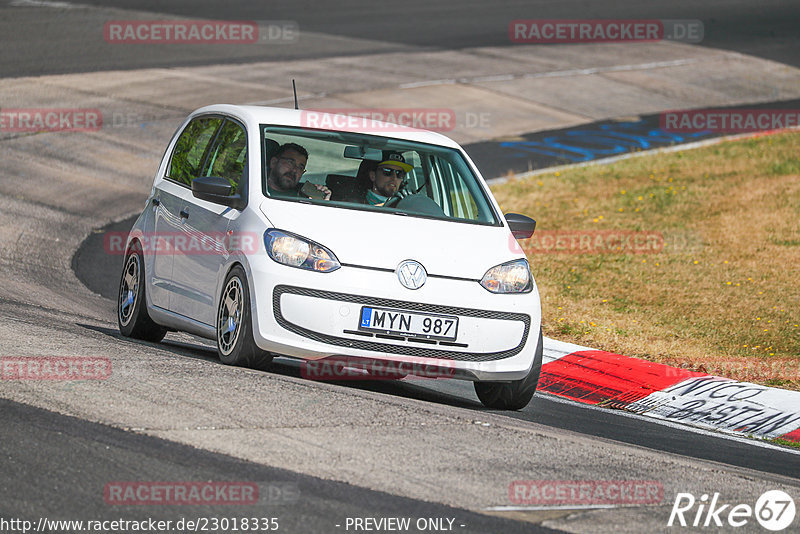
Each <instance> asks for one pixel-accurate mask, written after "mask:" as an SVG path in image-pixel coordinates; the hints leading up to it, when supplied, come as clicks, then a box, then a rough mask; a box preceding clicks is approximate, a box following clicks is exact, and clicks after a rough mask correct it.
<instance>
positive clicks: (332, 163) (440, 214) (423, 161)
mask: <svg viewBox="0 0 800 534" xmlns="http://www.w3.org/2000/svg"><path fill="white" fill-rule="evenodd" d="M261 139H262V171H263V172H262V186H263V193H264V195H265V196H268V197H271V198H276V199H281V200H286V201H295V202H297V201H303V202H311V203H314V204H325V205H329V206H337V207H342V208H349V209H363V210H378V211H387V210H390V211H393V212H398V213H403V214H405V215H409V216H413V217H429V218H437V219H447V220H455V221H459V222H469V223H476V224H488V225H496V224H498V223H497V217H496V215H495V213H494V210H493V209H492V205H491V203H490V202H489V200H488V198H487V195H486V192H485V191H484V189H483V187H481V185H480V183H479V182H478V179H477V178H476V176H475V174H474V173H473V172H472V170H471V169H470V167H469V165H468V164H467V162H466V161H465V159H464V157H463V156H462V154H461V153H460V152H459V151H458V150H455V149H452V148H448V147H443V146H437V145H430V144H425V143H416V142H412V141H405V140H401V139H391V138H386V137H380V136H373V135H367V134H361V133H352V132H333V131H319V130H314V131H310V130H304V129H301V128H292V127H284V126H269V125H263V124H262V125H261ZM287 143H293V144H294V145H299V147H295V148H296V150H289V151H282V152H281V153H280V157H276V155H277V154H278V153H279V149H280V147H282V146H283V145H285V144H287ZM301 147H302V148H301ZM302 149H304V150H305V151H307V152H308V157H307V161H306V157H305V155H304V154H302ZM312 184H316V185H318V186H320V187H321V186H324V187H325V188H327V189H328V190H330V192H331V196H330V200H324V199H321V198H316V197H322V196H323V195H324V194H325V192H324V189H323V190H322V191H320V187H315V186H314V185H312ZM309 196H311V197H312V198H311V199H309V198H308V197H309Z"/></svg>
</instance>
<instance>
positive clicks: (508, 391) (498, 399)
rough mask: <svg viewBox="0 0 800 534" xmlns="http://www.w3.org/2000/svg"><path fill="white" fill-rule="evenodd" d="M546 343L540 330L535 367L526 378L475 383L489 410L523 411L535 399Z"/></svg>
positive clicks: (481, 398) (479, 396) (534, 359)
mask: <svg viewBox="0 0 800 534" xmlns="http://www.w3.org/2000/svg"><path fill="white" fill-rule="evenodd" d="M543 350H544V343H543V338H542V330H541V328H540V329H539V344H538V345H537V346H536V353H535V356H534V358H533V367H531V370H530V372H529V373H528V375H527V376H526V377H525V378H521V379H519V380H514V381H512V382H474V385H475V393H477V395H478V398H479V399H480V401H481V402H482V403H483V405H484V406H486V407H487V408H491V409H493V410H521V409H522V408H524V407H525V406H527V405H528V403H529V402H530V401H531V399H532V398H533V394H534V393H536V386H537V385H538V384H539V374H540V373H541V372H542V351H543Z"/></svg>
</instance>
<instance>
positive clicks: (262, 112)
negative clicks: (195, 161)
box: [192, 104, 461, 149]
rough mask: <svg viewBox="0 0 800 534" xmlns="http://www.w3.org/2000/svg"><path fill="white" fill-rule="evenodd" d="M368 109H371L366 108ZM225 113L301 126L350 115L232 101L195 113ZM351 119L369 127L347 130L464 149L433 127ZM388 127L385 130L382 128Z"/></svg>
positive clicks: (277, 123) (316, 128)
mask: <svg viewBox="0 0 800 534" xmlns="http://www.w3.org/2000/svg"><path fill="white" fill-rule="evenodd" d="M365 111H367V110H366V109H365ZM214 112H217V113H225V114H230V115H233V116H238V117H240V118H242V119H244V120H245V121H247V122H251V123H257V124H273V125H279V126H294V127H299V128H309V126H308V123H309V114H311V113H313V114H314V116H313V120H314V123H315V124H331V125H333V124H336V122H337V121H335V120H334V117H338V118H339V119H341V118H342V117H347V116H346V115H338V114H335V113H325V112H322V111H316V110H303V109H300V110H297V109H287V108H275V107H269V106H239V105H231V104H215V105H212V106H206V107H203V108H200V109H197V110H195V111H194V112H193V113H192V115H199V114H202V113H214ZM347 118H348V119H350V120H351V121H352V120H353V119H355V120H356V121H362V122H363V123H364V124H369V127H368V128H364V129H358V130H356V129H353V130H345V131H356V132H358V133H364V134H369V135H377V136H381V137H390V138H394V139H403V140H405V141H416V142H419V143H428V144H432V145H441V146H446V147H450V148H457V149H458V148H461V147H460V146H459V145H458V143H456V142H455V141H453V140H452V139H450V138H449V137H447V136H445V135H442V134H440V133H437V132H431V131H429V130H421V129H417V128H412V127H410V126H402V127H400V128H398V126H397V125H396V124H391V123H386V122H381V121H373V120H372V119H363V120H362V119H361V118H359V117H347ZM311 129H314V130H331V131H337V130H336V128H324V127H315V128H311ZM383 129H385V131H382V130H383Z"/></svg>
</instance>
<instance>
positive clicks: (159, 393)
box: [0, 0, 800, 533]
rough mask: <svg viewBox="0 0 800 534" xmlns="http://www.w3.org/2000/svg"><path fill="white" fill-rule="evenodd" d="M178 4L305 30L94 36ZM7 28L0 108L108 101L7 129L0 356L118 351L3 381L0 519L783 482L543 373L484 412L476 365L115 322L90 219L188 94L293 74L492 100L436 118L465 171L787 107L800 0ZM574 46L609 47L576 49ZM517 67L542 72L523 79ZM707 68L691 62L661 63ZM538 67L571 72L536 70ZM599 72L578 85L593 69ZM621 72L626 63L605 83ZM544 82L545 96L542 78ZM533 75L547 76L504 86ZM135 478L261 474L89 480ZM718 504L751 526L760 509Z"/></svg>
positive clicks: (327, 10) (340, 523)
mask: <svg viewBox="0 0 800 534" xmlns="http://www.w3.org/2000/svg"><path fill="white" fill-rule="evenodd" d="M183 17H190V18H194V19H221V20H257V21H289V22H293V23H297V25H298V26H299V30H300V32H301V33H300V39H299V40H298V41H297V42H294V43H293V44H291V45H288V44H280V45H277V44H276V45H264V46H258V45H255V46H250V47H245V46H236V45H233V46H216V47H214V46H206V45H176V46H171V47H167V46H158V45H137V46H123V45H108V44H106V43H101V44H100V45H98V42H99V41H102V38H103V37H102V30H103V24H104V22H106V21H109V20H125V19H158V18H165V19H172V18H183ZM531 18H541V19H545V18H564V19H567V18H571V19H575V18H581V19H589V18H602V19H688V20H701V21H702V22H703V25H704V29H705V35H704V39H703V41H702V42H701V43H699V44H698V45H685V44H673V43H667V44H665V43H656V44H645V45H642V46H628V45H625V44H619V43H616V44H609V45H594V46H592V45H555V46H549V45H546V46H543V47H542V48H540V49H536V50H534V53H533V54H531V53H530V52H529V49H524V48H515V47H514V46H512V45H511V44H510V43H509V38H508V23H509V21H511V20H514V19H531ZM0 35H1V37H0V44H2V45H3V50H4V53H3V54H2V55H0V76H2V77H1V78H0V112H1V111H2V109H4V108H24V107H30V108H37V107H38V108H48V107H52V108H57V107H70V106H72V107H97V108H101V109H103V111H104V113H108V114H109V116H113V117H114V119H113V121H111V120H109V121H108V122H109V124H108V125H107V127H106V128H104V129H103V130H101V131H98V132H91V133H88V134H76V135H73V136H70V134H63V133H45V134H40V133H35V134H29V133H23V134H15V133H9V132H3V131H2V130H0V161H3V162H4V165H3V170H2V171H0V356H18V355H23V356H50V355H56V356H81V357H83V356H99V357H104V358H108V359H109V360H110V362H111V365H112V367H113V374H112V375H111V376H110V377H109V379H108V380H99V381H82V382H75V383H69V382H67V383H65V382H55V381H53V382H47V383H45V382H43V381H39V382H38V383H33V382H24V381H6V380H2V381H0V429H2V430H0V436H1V437H0V458H2V459H0V472H2V473H3V476H2V477H0V532H15V531H18V530H13V529H11V528H9V527H8V526H4V525H7V524H5V523H3V520H9V519H12V518H17V519H24V520H29V521H32V522H33V523H34V525H35V524H36V523H37V521H38V520H39V519H41V518H45V517H46V518H47V519H50V520H53V519H64V520H92V519H106V520H111V519H124V520H148V519H153V520H164V521H173V522H175V521H177V520H178V519H181V518H183V519H197V518H204V517H205V518H211V517H216V518H222V517H230V518H234V517H235V518H243V517H248V516H257V517H259V518H261V517H267V518H278V519H279V524H280V528H279V529H278V531H280V532H348V531H349V532H353V531H358V530H359V529H357V528H355V527H354V526H352V525H350V526H349V527H348V526H347V525H348V524H349V523H348V521H349V520H352V519H353V518H375V519H380V518H400V517H406V518H413V519H414V520H417V519H419V518H422V519H426V518H427V519H441V520H442V521H443V522H442V523H441V528H435V527H432V526H431V527H429V528H426V529H417V530H415V529H413V528H412V529H410V530H408V531H411V532H417V531H419V532H422V531H427V532H430V531H446V530H448V529H447V528H445V526H447V525H450V524H452V525H453V527H452V530H453V531H457V532H556V531H560V532H614V533H623V532H651V531H652V532H655V531H664V530H666V531H669V530H670V529H668V528H667V527H666V524H667V519H668V518H669V516H670V510H671V509H672V507H673V502H674V501H675V499H676V495H677V494H678V493H681V492H689V493H692V494H694V495H695V496H698V497H699V496H700V495H701V494H709V495H710V494H714V493H715V492H718V493H720V495H721V497H720V499H721V501H722V502H725V503H729V504H736V503H749V504H750V505H753V504H755V502H756V500H757V499H758V497H759V496H760V495H761V494H763V493H764V492H765V491H767V490H773V489H782V490H783V491H786V492H787V493H789V494H790V495H792V496H793V497H794V498H795V501H796V502H800V501H798V500H797V498H798V497H800V451H798V450H797V449H790V448H784V447H779V446H775V445H772V444H768V443H762V442H756V441H754V440H747V439H742V438H735V437H731V436H727V435H722V434H717V433H712V432H705V431H699V430H693V429H689V428H687V427H681V426H676V425H667V424H660V423H657V422H653V421H652V420H646V419H644V418H642V417H639V416H635V415H631V414H627V413H622V412H620V411H615V410H610V409H600V408H594V407H587V406H584V405H579V404H577V403H572V402H568V401H564V400H562V399H560V398H558V397H555V396H552V395H546V394H537V395H536V397H535V398H534V400H533V401H532V402H531V404H530V405H529V406H528V407H526V408H525V409H523V410H521V411H519V412H514V413H500V412H494V411H490V410H486V409H484V408H483V407H482V405H481V404H480V403H479V401H478V399H477V397H476V396H475V394H474V391H473V388H472V385H471V384H469V383H465V382H458V381H452V380H438V381H430V380H421V379H406V380H403V381H377V382H357V383H342V382H333V383H325V382H312V381H309V380H304V379H303V378H302V377H301V376H300V370H299V366H298V364H297V362H295V361H292V360H289V359H283V358H281V359H277V360H276V361H275V364H274V365H273V368H272V369H271V370H269V371H256V370H249V369H240V368H232V367H228V366H225V365H222V364H221V363H220V362H219V361H218V359H217V358H216V353H215V350H214V347H213V346H212V344H210V343H208V342H206V341H205V340H201V339H199V338H196V337H194V336H190V335H186V334H176V333H171V334H168V336H167V338H166V339H165V340H164V341H163V342H162V343H159V344H152V343H145V342H139V341H133V340H130V339H126V338H123V337H122V336H121V335H120V334H119V332H118V330H117V327H116V320H115V300H116V293H117V284H118V277H119V271H120V267H121V265H120V264H121V257H120V256H118V255H113V254H107V253H106V252H105V251H104V246H103V239H104V236H106V235H107V234H108V232H124V231H127V229H129V228H130V226H131V224H132V222H133V220H134V219H135V217H136V214H137V213H138V212H139V211H140V210H141V207H142V204H143V202H144V200H145V199H146V197H147V193H148V191H149V187H150V184H151V183H152V172H153V169H154V168H155V166H156V164H157V161H158V160H159V158H160V157H161V155H162V153H163V149H164V145H165V143H166V142H167V140H168V139H169V136H170V135H171V134H172V132H173V131H174V129H175V128H176V127H177V126H178V125H179V124H180V121H181V120H182V118H183V117H184V116H185V115H186V113H187V112H188V111H189V110H191V109H193V108H195V107H198V106H199V105H200V104H201V103H212V102H216V101H232V102H243V103H244V102H254V101H257V102H260V103H273V104H277V105H287V102H288V100H287V99H286V92H285V88H284V87H283V86H284V85H285V82H286V81H287V80H288V79H290V77H297V78H299V79H300V80H301V81H302V85H301V97H302V98H301V101H303V100H304V99H305V101H307V102H311V103H313V104H315V105H316V104H319V105H339V106H341V105H347V104H349V105H351V106H354V105H364V106H370V105H371V106H374V105H375V104H374V102H395V101H397V102H400V104H398V106H399V105H403V106H430V107H436V105H437V102H439V104H438V105H440V106H441V105H443V104H441V102H447V103H448V104H446V105H450V104H449V102H450V101H452V102H453V103H452V106H453V108H454V109H462V107H463V108H465V109H470V106H472V107H475V108H476V109H484V108H483V107H481V106H484V105H486V106H489V107H486V108H485V109H486V110H487V111H486V113H487V116H489V117H490V118H491V124H490V125H489V127H488V128H487V130H486V131H483V130H480V129H478V130H469V129H468V128H465V127H463V124H461V125H460V126H459V127H457V128H456V129H455V130H454V131H453V132H452V136H453V137H454V138H456V139H457V140H459V142H462V143H463V144H464V146H465V147H466V148H467V151H468V152H469V153H470V154H472V155H473V157H474V159H475V161H476V163H477V164H478V166H479V167H480V168H481V170H482V171H483V172H484V174H485V176H486V177H496V176H501V175H503V174H505V173H506V172H507V171H508V170H514V171H516V172H524V171H526V170H530V169H540V168H546V167H550V166H553V165H561V164H568V163H580V162H584V161H589V160H592V159H601V158H603V157H608V156H612V155H619V154H622V153H626V152H629V151H633V150H639V149H649V148H658V147H663V146H671V145H673V144H680V143H685V142H692V141H695V140H703V139H707V138H711V137H714V136H715V135H716V134H710V133H699V134H692V135H684V136H677V135H676V136H672V137H671V138H670V137H668V136H667V137H659V136H652V135H650V136H647V135H645V134H646V133H647V132H651V131H653V130H654V129H656V128H657V126H658V117H659V112H660V111H661V110H662V109H667V106H673V105H677V104H674V103H675V102H680V105H684V106H686V107H701V106H711V105H714V106H718V107H747V108H754V107H768V108H785V109H796V108H797V104H798V102H800V83H798V81H799V80H800V71H798V69H796V68H795V67H800V52H798V50H800V2H787V1H777V0H770V1H767V2H758V3H756V2H746V1H720V2H714V3H698V2H690V1H683V0H679V1H675V2H647V3H640V2H633V1H624V2H611V1H601V2H589V3H587V2H573V1H570V2H544V1H542V2H498V3H492V4H490V5H487V4H486V3H485V2H451V1H445V2H435V3H433V2H417V1H412V2H410V3H402V4H386V5H383V4H378V3H374V2H362V1H359V2H353V1H345V2H340V3H337V4H336V5H335V7H333V6H331V5H329V4H326V3H319V4H317V3H314V2H294V3H277V2H275V3H272V2H271V3H266V4H259V3H253V2H241V1H235V2H229V3H225V4H221V3H218V2H211V1H206V0H201V1H197V2H186V1H178V2H170V3H169V4H168V5H166V6H165V5H163V4H162V3H160V2H155V1H145V2H135V1H126V0H120V1H105V2H103V1H94V0H88V1H85V2H74V3H73V2H60V1H49V0H42V1H40V0H0ZM531 55H533V56H534V57H533V58H531ZM525 61H529V62H530V63H525ZM595 64H597V65H600V67H599V68H601V69H606V68H607V69H608V72H610V74H608V75H607V76H605V75H604V74H603V73H600V74H597V73H596V72H594V71H592V72H588V71H591V70H592V69H593V68H594V66H595ZM250 65H252V67H250ZM515 65H517V67H515ZM620 65H621V66H622V67H619V66H620ZM515 68H518V72H514V75H513V76H511V77H510V78H508V79H506V78H503V76H506V74H507V72H509V71H510V70H514V69H515ZM528 68H531V69H534V68H536V69H541V72H543V73H544V74H541V76H542V78H541V79H542V80H544V81H542V82H541V84H540V81H539V79H538V78H537V79H536V80H534V81H533V82H531V83H532V84H533V85H530V86H527V85H525V84H526V83H528V81H526V80H527V79H526V78H525V77H524V76H525V73H526V72H527V71H526V69H528ZM573 69H578V70H580V69H584V70H586V71H587V72H588V73H587V72H582V73H577V74H576V73H573V72H572V70H573ZM614 69H617V70H618V71H621V74H620V73H617V72H616V71H615V70H614ZM670 69H672V70H670ZM757 69H760V70H757ZM265 70H266V71H267V73H266V74H265ZM270 71H272V72H275V73H279V76H278V74H276V76H278V77H279V79H278V80H272V79H270V78H269V72H270ZM612 71H613V72H612ZM553 73H555V74H553ZM726 73H734V74H729V75H730V76H735V77H738V79H737V82H736V83H730V79H729V78H725V76H726ZM704 74H705V75H707V77H708V80H703V81H702V83H699V84H698V87H700V88H699V89H696V90H685V89H681V88H678V86H677V85H670V79H672V78H674V79H678V78H680V77H681V76H683V78H681V80H690V79H692V78H697V77H698V76H703V75H704ZM62 75H63V76H62ZM536 75H537V76H539V71H537V74H536ZM551 75H552V76H557V77H559V78H558V79H564V80H569V81H570V82H574V85H572V86H571V85H570V83H569V82H567V83H565V85H563V86H561V88H559V86H556V85H553V86H548V85H546V83H549V82H548V81H547V80H549V79H550V77H551ZM492 76H497V77H498V80H495V79H488V78H492ZM484 77H487V80H484V79H483V78H484ZM439 78H442V79H443V80H439ZM265 79H267V80H268V82H267V83H265V82H264V80H265ZM554 79H555V78H554ZM593 83H597V84H598V85H597V87H598V89H597V97H596V98H592V97H590V96H587V95H586V93H587V91H586V90H585V87H592V84H593ZM504 84H505V85H504ZM580 84H587V85H585V86H584V85H580ZM604 84H607V85H604ZM623 84H629V85H623ZM633 84H640V85H639V86H637V87H640V88H641V87H644V88H646V90H643V91H640V92H634V91H630V92H625V97H624V98H620V99H619V101H618V102H617V101H615V100H614V99H613V98H609V95H611V96H613V95H614V94H616V93H617V92H619V91H627V88H628V87H630V86H632V85H633ZM676 84H677V82H676ZM562 90H563V91H564V94H565V95H567V96H564V102H565V103H564V104H563V105H557V104H558V102H556V104H554V103H553V102H554V101H557V100H558V97H559V94H560V92H561V91H562ZM726 90H728V91H729V92H725V91H726ZM526 91H527V93H526V94H530V93H533V94H536V95H537V96H541V99H540V100H537V101H536V102H534V103H530V102H522V98H520V97H519V96H517V94H522V93H525V92H526ZM408 95H411V96H408ZM648 95H656V96H655V97H653V98H652V99H651V100H648ZM515 98H518V100H514V99H515ZM570 98H575V101H574V102H571V101H569V99H570ZM395 99H396V100H395ZM403 99H405V100H403ZM417 99H418V100H417ZM534 100H535V99H534ZM331 102H332V103H333V104H330V103H331ZM370 102H372V103H370ZM486 102H489V103H486ZM520 102H522V103H521V104H520V107H519V108H517V107H514V106H516V104H517V103H520ZM687 103H688V105H687ZM384 105H388V104H384ZM459 106H461V107H459ZM659 106H661V107H659ZM112 110H113V112H114V114H113V115H112V114H111V111H112ZM609 110H611V111H609ZM123 116H124V117H126V120H125V121H120V124H111V123H112V122H113V123H116V122H118V121H117V118H118V117H123ZM130 117H132V119H130ZM678 137H680V138H678ZM610 140H616V141H619V140H624V142H621V143H619V142H616V144H615V143H614V142H611V141H610ZM643 143H646V144H647V146H644V145H643ZM517 480H550V481H558V480H561V481H576V480H577V481H581V480H582V481H587V480H588V481H600V482H602V481H620V480H628V481H656V482H657V483H658V484H659V485H660V486H661V487H663V499H661V500H660V501H659V502H656V503H651V504H649V505H643V506H638V505H633V506H631V505H621V506H606V507H603V506H599V507H598V506H595V507H588V508H580V507H571V508H570V507H558V506H555V507H552V506H551V507H547V506H544V507H536V506H527V507H526V506H512V505H513V504H514V502H513V499H511V497H510V491H511V490H510V488H511V486H512V485H513V483H514V481H517ZM136 481H161V482H164V481H195V482H198V481H243V482H246V483H251V484H255V485H256V486H258V488H259V499H258V502H257V503H255V504H252V505H250V506H227V505H224V504H216V505H207V506H192V505H188V506H187V505H184V506H177V505H144V506H141V505H140V506H128V505H120V504H114V503H109V502H108V499H107V498H106V497H105V494H104V489H105V488H107V486H108V485H109V484H113V483H118V482H136ZM687 517H688V516H687ZM348 518H349V519H348ZM448 519H449V520H452V523H448V521H447V520H448ZM798 521H800V520H798V519H796V520H795V523H794V526H796V525H797V524H798ZM430 525H440V523H435V522H431V523H430ZM676 528H677V527H676ZM183 530H193V529H191V528H189V529H183ZM183 530H180V531H183ZM225 530H227V531H231V530H232V529H230V528H228V529H220V530H219V531H225ZM360 530H361V531H365V530H367V529H365V528H362V529H360ZM681 530H687V529H681ZM737 530H741V531H742V532H751V531H752V532H759V531H762V530H760V527H759V525H758V524H757V523H756V522H755V521H754V520H752V521H751V522H750V523H749V524H748V525H747V526H746V527H744V528H740V529H737ZM789 530H791V529H789ZM789 530H787V531H789ZM49 531H50V532H67V531H76V529H75V528H67V527H64V528H56V527H50V528H49ZM168 531H170V532H171V531H175V532H177V531H179V529H177V528H176V529H173V530H168ZM373 531H381V532H383V531H387V532H388V531H390V530H389V529H384V530H379V529H375V530H373Z"/></svg>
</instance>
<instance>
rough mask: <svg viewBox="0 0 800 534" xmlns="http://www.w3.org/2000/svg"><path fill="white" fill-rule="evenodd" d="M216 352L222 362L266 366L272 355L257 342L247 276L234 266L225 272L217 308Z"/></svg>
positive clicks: (260, 367)
mask: <svg viewBox="0 0 800 534" xmlns="http://www.w3.org/2000/svg"><path fill="white" fill-rule="evenodd" d="M217 352H218V353H219V359H220V360H222V363H225V364H228V365H239V366H242V367H252V368H255V369H265V368H266V367H268V366H269V364H270V363H271V362H272V356H271V355H270V354H269V353H266V352H264V351H263V350H261V349H260V348H258V346H257V345H256V342H255V340H254V339H253V320H252V314H251V313H250V291H249V290H248V289H247V276H246V274H245V272H244V269H242V267H241V266H239V265H237V266H235V267H234V268H233V269H231V271H230V272H229V273H228V276H227V277H226V278H225V284H224V285H223V289H222V295H221V296H220V299H219V309H218V310H217Z"/></svg>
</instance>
